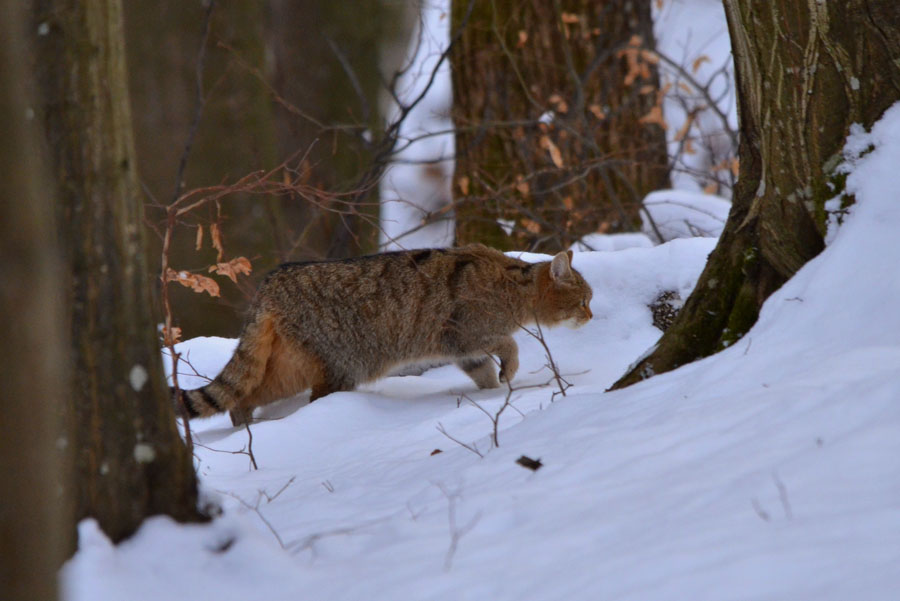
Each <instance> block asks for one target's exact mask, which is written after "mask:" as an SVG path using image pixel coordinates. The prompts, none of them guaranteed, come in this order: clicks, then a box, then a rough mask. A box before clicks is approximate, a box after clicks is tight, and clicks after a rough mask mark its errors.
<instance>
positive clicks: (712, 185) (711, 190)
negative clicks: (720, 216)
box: [703, 182, 719, 194]
mask: <svg viewBox="0 0 900 601" xmlns="http://www.w3.org/2000/svg"><path fill="white" fill-rule="evenodd" d="M718 189H719V186H718V184H716V182H709V183H708V184H706V187H705V188H703V191H704V192H705V193H707V194H715V193H716V191H717V190H718Z"/></svg>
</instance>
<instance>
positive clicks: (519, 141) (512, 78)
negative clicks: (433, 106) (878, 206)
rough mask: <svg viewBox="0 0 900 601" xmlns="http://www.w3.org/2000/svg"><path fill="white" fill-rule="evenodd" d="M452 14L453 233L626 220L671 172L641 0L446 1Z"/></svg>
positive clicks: (528, 237)
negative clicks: (456, 37) (456, 36)
mask: <svg viewBox="0 0 900 601" xmlns="http://www.w3.org/2000/svg"><path fill="white" fill-rule="evenodd" d="M470 5H471V6H472V10H471V14H470V13H469V10H470ZM467 16H468V21H466V19H467ZM452 17H453V30H454V31H456V30H457V29H458V28H460V27H464V29H463V33H462V38H461V39H460V41H459V44H458V45H457V46H456V47H455V48H454V51H453V52H452V54H451V61H452V65H453V94H454V103H455V109H454V115H453V116H454V120H455V122H456V127H457V138H456V153H457V163H456V177H455V179H456V185H455V189H454V194H455V195H456V198H457V202H458V203H459V208H458V212H457V222H458V223H457V237H458V239H459V241H460V242H472V241H478V242H485V243H488V244H491V245H493V246H498V247H501V248H511V247H519V248H521V247H523V245H527V246H528V247H530V248H536V249H541V250H547V251H554V250H558V249H560V248H563V247H566V246H568V245H570V244H571V243H572V242H573V241H575V240H577V239H578V238H580V237H582V236H584V235H585V234H588V233H591V232H595V231H630V230H633V229H635V226H636V224H637V221H638V210H639V207H640V202H641V200H642V199H643V197H644V195H645V194H646V193H648V192H650V191H652V190H655V189H658V188H664V187H667V186H668V181H669V178H668V173H667V166H666V141H665V132H664V130H663V127H662V123H663V121H662V114H661V112H658V111H660V109H661V94H660V91H659V80H658V76H657V72H656V66H655V63H656V59H655V57H654V56H653V55H652V53H650V52H648V51H649V50H652V49H653V46H654V41H653V23H652V20H651V16H650V2H649V0H636V1H633V0H603V1H600V2H597V1H593V2H588V1H587V0H555V1H553V2H550V1H547V0H526V1H525V2H520V1H511V0H502V1H501V0H498V1H495V2H478V1H476V2H474V4H472V3H471V2H470V1H468V0H456V1H455V2H453V15H452ZM551 115H552V118H551ZM497 219H504V220H508V221H509V222H512V224H513V227H514V229H513V231H512V233H511V234H506V233H504V231H503V229H502V228H501V227H500V226H499V225H498V224H497Z"/></svg>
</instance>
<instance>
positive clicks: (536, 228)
mask: <svg viewBox="0 0 900 601" xmlns="http://www.w3.org/2000/svg"><path fill="white" fill-rule="evenodd" d="M522 227H524V228H525V230H526V231H528V232H531V233H532V234H540V233H541V226H540V224H539V223H538V222H537V221H532V220H531V219H522Z"/></svg>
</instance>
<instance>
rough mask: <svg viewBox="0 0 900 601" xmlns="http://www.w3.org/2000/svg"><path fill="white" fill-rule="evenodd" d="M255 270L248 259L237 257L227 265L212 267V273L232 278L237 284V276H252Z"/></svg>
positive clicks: (217, 264) (219, 264) (221, 264)
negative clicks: (251, 273)
mask: <svg viewBox="0 0 900 601" xmlns="http://www.w3.org/2000/svg"><path fill="white" fill-rule="evenodd" d="M252 270H253V268H252V266H251V265H250V261H248V260H247V258H246V257H236V258H234V259H232V260H230V261H228V262H227V263H216V264H215V265H210V267H209V271H210V273H218V274H219V275H224V276H227V277H229V278H231V281H232V282H234V283H235V284H237V276H238V275H239V274H244V275H250V272H251V271H252Z"/></svg>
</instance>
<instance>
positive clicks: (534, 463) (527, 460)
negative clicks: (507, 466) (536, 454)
mask: <svg viewBox="0 0 900 601" xmlns="http://www.w3.org/2000/svg"><path fill="white" fill-rule="evenodd" d="M516 463H518V464H519V465H521V466H522V467H524V468H526V469H529V470H531V471H533V472H536V471H538V470H539V469H541V468H542V467H544V464H543V463H541V460H540V458H538V459H532V458H531V457H528V456H527V455H522V456H521V457H519V458H518V459H516Z"/></svg>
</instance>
